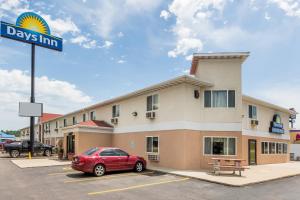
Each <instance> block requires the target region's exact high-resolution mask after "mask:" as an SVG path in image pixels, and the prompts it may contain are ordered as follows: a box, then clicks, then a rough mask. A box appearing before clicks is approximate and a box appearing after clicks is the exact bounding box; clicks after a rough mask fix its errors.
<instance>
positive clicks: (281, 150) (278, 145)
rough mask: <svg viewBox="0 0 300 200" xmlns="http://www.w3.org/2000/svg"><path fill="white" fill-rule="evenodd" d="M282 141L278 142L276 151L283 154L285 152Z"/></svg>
mask: <svg viewBox="0 0 300 200" xmlns="http://www.w3.org/2000/svg"><path fill="white" fill-rule="evenodd" d="M282 145H283V144H282V143H276V153H277V154H282V153H283V148H282Z"/></svg>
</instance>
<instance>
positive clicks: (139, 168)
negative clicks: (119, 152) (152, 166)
mask: <svg viewBox="0 0 300 200" xmlns="http://www.w3.org/2000/svg"><path fill="white" fill-rule="evenodd" d="M143 170H144V164H143V163H142V162H137V163H136V164H135V171H136V172H142V171H143Z"/></svg>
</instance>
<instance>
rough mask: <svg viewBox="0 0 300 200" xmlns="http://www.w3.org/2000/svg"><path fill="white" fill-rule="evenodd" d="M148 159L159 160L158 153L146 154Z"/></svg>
mask: <svg viewBox="0 0 300 200" xmlns="http://www.w3.org/2000/svg"><path fill="white" fill-rule="evenodd" d="M148 160H149V161H155V162H158V161H159V155H158V154H148Z"/></svg>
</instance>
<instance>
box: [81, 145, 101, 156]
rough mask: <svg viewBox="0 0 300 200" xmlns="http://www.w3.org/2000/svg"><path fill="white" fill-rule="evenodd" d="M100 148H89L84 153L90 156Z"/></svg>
mask: <svg viewBox="0 0 300 200" xmlns="http://www.w3.org/2000/svg"><path fill="white" fill-rule="evenodd" d="M98 150H99V149H98V148H97V147H95V148H91V149H89V150H87V151H86V152H84V153H83V154H84V155H87V156H90V155H92V154H94V153H95V152H96V151H98Z"/></svg>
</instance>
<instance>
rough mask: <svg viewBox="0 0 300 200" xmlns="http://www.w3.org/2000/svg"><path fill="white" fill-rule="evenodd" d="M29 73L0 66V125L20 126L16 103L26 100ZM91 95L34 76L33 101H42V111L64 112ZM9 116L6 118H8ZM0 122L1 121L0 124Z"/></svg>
mask: <svg viewBox="0 0 300 200" xmlns="http://www.w3.org/2000/svg"><path fill="white" fill-rule="evenodd" d="M29 96H30V75H29V74H28V73H27V72H24V71H21V70H17V69H13V70H5V69H0V112H1V113H5V115H1V116H0V122H1V125H2V126H5V127H0V128H13V129H16V128H20V126H21V124H18V123H19V122H20V123H22V120H20V121H19V119H20V118H18V117H17V113H18V103H19V102H20V101H27V102H28V101H29ZM91 101H92V98H91V97H90V96H88V95H86V94H84V93H83V92H82V91H81V90H79V89H78V88H77V87H76V86H75V85H74V84H71V83H69V82H66V81H60V80H54V79H49V78H48V77H46V76H41V77H36V102H41V103H44V111H45V112H54V113H66V112H70V111H72V110H74V109H77V108H81V107H83V105H87V104H88V103H91ZM8 116H10V117H11V118H10V117H8ZM2 122H3V123H4V122H5V124H2Z"/></svg>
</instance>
